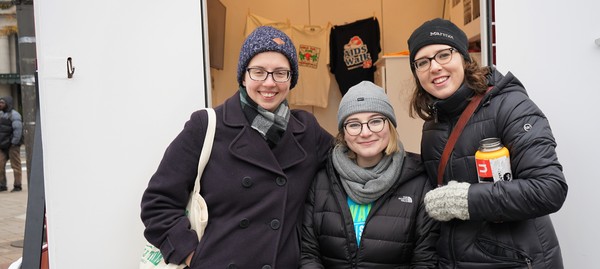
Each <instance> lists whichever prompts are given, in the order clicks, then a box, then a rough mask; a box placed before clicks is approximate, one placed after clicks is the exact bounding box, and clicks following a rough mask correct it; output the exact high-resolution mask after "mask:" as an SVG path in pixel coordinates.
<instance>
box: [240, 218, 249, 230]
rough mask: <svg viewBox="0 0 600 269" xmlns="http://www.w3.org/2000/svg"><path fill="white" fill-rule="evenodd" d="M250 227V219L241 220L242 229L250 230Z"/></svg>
mask: <svg viewBox="0 0 600 269" xmlns="http://www.w3.org/2000/svg"><path fill="white" fill-rule="evenodd" d="M248 226H250V220H249V219H246V218H244V219H242V220H240V228H242V229H243V228H248Z"/></svg>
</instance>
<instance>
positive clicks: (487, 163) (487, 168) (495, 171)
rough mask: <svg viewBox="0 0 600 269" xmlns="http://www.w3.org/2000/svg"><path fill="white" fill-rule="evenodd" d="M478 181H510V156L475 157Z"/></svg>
mask: <svg viewBox="0 0 600 269" xmlns="http://www.w3.org/2000/svg"><path fill="white" fill-rule="evenodd" d="M475 162H476V164H477V175H478V176H479V182H482V183H483V182H487V183H492V182H497V181H511V180H512V173H511V170H510V157H508V156H500V157H498V158H495V159H476V160H475Z"/></svg>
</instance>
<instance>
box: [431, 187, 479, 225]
mask: <svg viewBox="0 0 600 269" xmlns="http://www.w3.org/2000/svg"><path fill="white" fill-rule="evenodd" d="M469 186H471V184H469V183H467V182H461V183H459V182H456V181H450V182H448V185H446V186H442V187H439V188H437V189H433V190H431V191H429V192H427V194H425V210H427V213H428V214H429V216H430V217H432V218H433V219H436V220H439V221H449V220H451V219H453V218H457V219H461V220H468V219H469V202H468V200H467V196H468V194H469Z"/></svg>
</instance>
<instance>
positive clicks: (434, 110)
mask: <svg viewBox="0 0 600 269" xmlns="http://www.w3.org/2000/svg"><path fill="white" fill-rule="evenodd" d="M428 106H429V109H430V110H431V114H432V115H433V122H435V123H438V110H437V106H436V104H435V103H433V104H429V105H428Z"/></svg>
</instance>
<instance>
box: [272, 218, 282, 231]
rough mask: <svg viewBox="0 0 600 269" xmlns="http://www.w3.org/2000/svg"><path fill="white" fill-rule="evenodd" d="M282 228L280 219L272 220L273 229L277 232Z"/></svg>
mask: <svg viewBox="0 0 600 269" xmlns="http://www.w3.org/2000/svg"><path fill="white" fill-rule="evenodd" d="M280 226H281V222H280V221H279V220H278V219H273V220H271V229H273V230H277V229H279V227H280Z"/></svg>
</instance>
